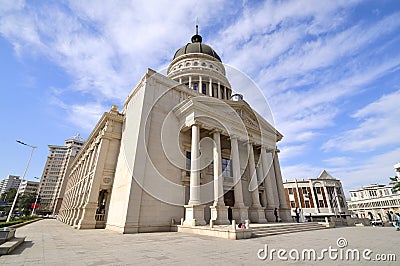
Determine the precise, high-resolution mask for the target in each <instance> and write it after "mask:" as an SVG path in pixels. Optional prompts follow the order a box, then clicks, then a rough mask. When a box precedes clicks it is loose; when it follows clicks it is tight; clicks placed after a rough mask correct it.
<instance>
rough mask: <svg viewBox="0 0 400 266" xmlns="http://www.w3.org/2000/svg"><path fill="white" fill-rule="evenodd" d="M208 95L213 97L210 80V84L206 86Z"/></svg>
mask: <svg viewBox="0 0 400 266" xmlns="http://www.w3.org/2000/svg"><path fill="white" fill-rule="evenodd" d="M208 95H209V96H211V97H212V96H213V87H212V79H211V78H210V84H209V86H208Z"/></svg>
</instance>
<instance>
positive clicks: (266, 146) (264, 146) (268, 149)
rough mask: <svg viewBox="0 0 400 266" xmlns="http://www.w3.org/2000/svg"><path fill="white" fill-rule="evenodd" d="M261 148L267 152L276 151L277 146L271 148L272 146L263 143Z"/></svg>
mask: <svg viewBox="0 0 400 266" xmlns="http://www.w3.org/2000/svg"><path fill="white" fill-rule="evenodd" d="M261 149H264V150H265V151H266V152H267V153H273V152H275V148H271V146H268V145H264V144H261Z"/></svg>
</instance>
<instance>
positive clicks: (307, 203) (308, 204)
mask: <svg viewBox="0 0 400 266" xmlns="http://www.w3.org/2000/svg"><path fill="white" fill-rule="evenodd" d="M304 204H305V205H306V208H310V201H309V200H306V201H304Z"/></svg>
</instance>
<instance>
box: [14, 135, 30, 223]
mask: <svg viewBox="0 0 400 266" xmlns="http://www.w3.org/2000/svg"><path fill="white" fill-rule="evenodd" d="M17 142H18V143H19V144H22V145H25V146H28V147H30V148H32V151H31V155H30V156H29V160H28V163H27V164H26V168H25V172H24V174H23V176H22V179H21V183H19V186H18V189H17V193H15V197H14V201H13V204H12V205H11V209H10V213H9V214H8V217H7V221H6V222H7V223H8V222H9V221H10V219H11V215H12V213H13V211H14V207H15V203H16V202H17V198H18V192H19V188H20V187H21V184H22V182H23V181H24V178H25V175H26V172H27V171H28V168H29V164H30V163H31V159H32V155H33V151H34V150H35V149H36V148H37V147H36V146H32V145H29V144H26V143H23V142H22V141H19V140H17Z"/></svg>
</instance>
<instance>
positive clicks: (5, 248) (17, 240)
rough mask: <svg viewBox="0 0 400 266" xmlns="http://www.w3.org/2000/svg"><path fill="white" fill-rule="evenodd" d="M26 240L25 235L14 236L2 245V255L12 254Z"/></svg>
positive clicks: (0, 246)
mask: <svg viewBox="0 0 400 266" xmlns="http://www.w3.org/2000/svg"><path fill="white" fill-rule="evenodd" d="M24 241H25V237H14V238H11V239H10V240H8V241H7V242H5V243H3V244H1V245H0V256H1V255H7V254H10V253H11V252H12V251H13V250H14V249H16V248H17V247H18V246H19V245H21V244H22V243H23V242H24Z"/></svg>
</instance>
